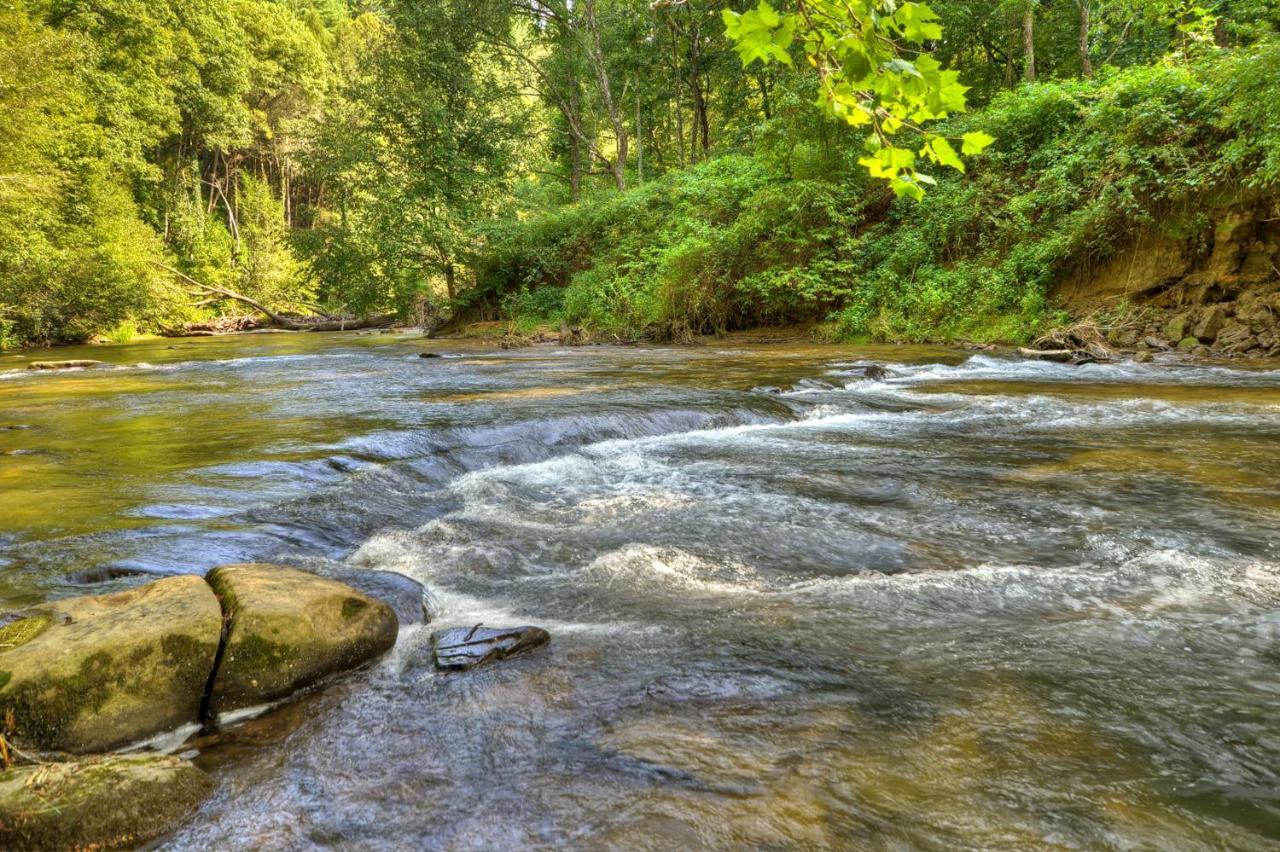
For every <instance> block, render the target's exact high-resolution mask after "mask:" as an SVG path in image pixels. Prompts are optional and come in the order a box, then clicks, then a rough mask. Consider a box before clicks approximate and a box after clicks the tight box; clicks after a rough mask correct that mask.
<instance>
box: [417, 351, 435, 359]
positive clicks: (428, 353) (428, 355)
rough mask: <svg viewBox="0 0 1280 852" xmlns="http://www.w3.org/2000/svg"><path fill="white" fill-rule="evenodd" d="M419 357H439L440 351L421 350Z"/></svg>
mask: <svg viewBox="0 0 1280 852" xmlns="http://www.w3.org/2000/svg"><path fill="white" fill-rule="evenodd" d="M418 357H419V358H439V357H440V353H439V352H419V353H418Z"/></svg>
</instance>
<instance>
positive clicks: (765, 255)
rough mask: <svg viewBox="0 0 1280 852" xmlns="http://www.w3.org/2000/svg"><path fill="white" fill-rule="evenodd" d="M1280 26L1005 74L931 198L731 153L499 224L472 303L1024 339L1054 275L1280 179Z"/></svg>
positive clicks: (868, 334) (502, 312)
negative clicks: (1140, 56) (1114, 60)
mask: <svg viewBox="0 0 1280 852" xmlns="http://www.w3.org/2000/svg"><path fill="white" fill-rule="evenodd" d="M1276 103H1280V45H1277V44H1275V43H1266V44H1263V45H1260V46H1257V47H1254V48H1250V49H1248V50H1247V51H1244V52H1241V53H1239V54H1230V53H1225V52H1224V53H1222V54H1220V55H1219V56H1218V57H1217V58H1216V59H1214V60H1212V61H1207V62H1205V63H1203V64H1201V65H1198V66H1184V65H1172V64H1165V65H1158V66H1152V67H1139V68H1130V69H1126V70H1123V71H1117V70H1107V71H1105V72H1104V73H1102V74H1100V76H1099V77H1098V79H1097V80H1094V81H1068V82H1047V83H1040V84H1035V85H1029V86H1023V87H1022V88H1020V89H1018V90H1016V91H1012V92H1008V93H1006V94H1004V95H1002V96H1000V97H998V98H996V100H995V101H994V102H993V103H992V104H991V105H990V106H988V107H987V108H986V109H984V110H982V111H981V112H977V113H974V114H972V115H969V116H965V117H964V118H963V119H959V120H953V121H952V122H951V123H950V125H949V126H947V127H946V132H947V133H955V134H959V133H962V132H964V131H966V130H969V129H978V128H980V129H982V130H984V131H986V132H988V133H990V134H992V135H994V136H995V137H996V138H997V140H998V141H997V142H996V144H995V145H994V146H992V147H991V148H990V149H989V150H988V152H987V153H986V154H985V155H984V156H983V157H981V158H979V159H976V160H974V161H972V162H971V164H970V168H969V171H968V173H967V174H965V175H958V174H956V175H939V183H938V186H937V187H935V188H933V189H932V190H931V191H930V193H929V195H928V196H927V197H926V198H925V200H924V202H923V203H916V202H914V201H910V200H896V199H894V198H893V197H892V196H891V195H890V194H889V193H888V192H887V190H886V189H885V188H884V186H883V185H882V184H880V183H877V182H874V181H872V180H870V179H868V178H866V177H865V176H864V175H863V174H862V172H861V171H860V170H858V169H857V168H842V169H839V170H836V172H835V173H833V174H828V175H826V176H823V177H814V176H812V175H811V174H806V175H803V176H798V175H797V174H796V173H795V172H794V171H789V170H788V169H787V168H786V167H780V166H778V165H777V164H776V160H775V159H774V158H771V157H768V156H765V155H764V154H758V155H756V154H733V155H727V156H722V157H719V158H717V159H714V160H712V161H710V162H707V163H704V164H701V165H699V166H696V167H694V168H691V169H686V170H683V171H678V172H672V173H669V174H667V175H665V176H663V177H662V178H660V179H658V180H656V181H652V182H650V183H647V184H645V185H643V186H640V187H637V188H634V189H632V190H630V191H628V192H626V193H623V194H619V195H613V196H609V197H605V198H602V199H594V200H590V201H588V202H584V203H580V204H578V205H574V206H571V207H566V208H562V209H560V210H557V211H554V212H551V213H548V214H547V215H544V216H541V217H539V218H535V219H532V220H529V221H524V222H505V223H501V224H499V225H496V226H493V227H491V228H490V229H489V230H488V231H487V233H486V235H485V236H486V239H487V248H486V250H485V252H484V253H483V255H482V258H481V260H480V263H479V265H478V268H477V282H478V284H477V287H476V288H475V289H474V290H472V291H470V292H469V293H468V294H466V295H465V297H464V299H463V301H462V302H461V303H460V305H459V309H460V312H461V313H462V314H463V315H470V316H473V317H479V316H486V317H492V318H503V319H509V320H514V321H516V322H517V323H521V324H528V325H535V324H553V325H554V324H557V323H569V324H581V325H585V326H589V327H591V328H592V329H595V330H600V331H604V332H610V333H617V334H627V335H637V334H645V333H647V334H649V335H650V336H654V337H659V338H670V337H679V336H680V335H681V334H684V333H692V332H716V331H724V330H732V329H740V328H747V327H753V326H760V325H775V324H787V323H795V322H802V321H810V320H819V321H822V322H823V325H822V328H823V329H824V330H825V332H826V333H827V334H828V335H829V336H830V337H833V338H835V339H840V340H898V341H929V340H939V341H945V340H955V339H968V340H975V341H981V342H996V341H1002V342H1024V341H1027V340H1029V339H1031V338H1033V337H1035V336H1036V335H1038V334H1040V333H1042V332H1043V331H1044V330H1045V329H1046V328H1048V327H1050V326H1053V325H1055V324H1057V323H1060V322H1062V321H1063V319H1064V316H1063V315H1062V314H1061V313H1060V312H1059V311H1056V310H1055V309H1054V308H1053V307H1052V305H1051V304H1050V303H1049V299H1048V294H1049V292H1050V290H1051V288H1052V286H1053V284H1054V283H1055V282H1056V281H1058V280H1060V279H1061V278H1062V277H1063V276H1066V275H1068V274H1070V273H1071V272H1072V271H1073V270H1075V269H1076V268H1078V267H1079V266H1080V265H1081V264H1089V263H1095V262H1097V261H1099V260H1102V259H1105V258H1106V257H1108V256H1110V255H1112V254H1114V253H1116V252H1118V251H1120V250H1122V249H1123V248H1125V247H1126V246H1127V245H1128V244H1129V243H1130V242H1131V241H1132V240H1133V238H1134V236H1135V235H1136V234H1137V233H1139V232H1141V231H1144V230H1147V231H1152V230H1154V231H1158V232H1164V233H1168V234H1170V235H1176V236H1180V237H1187V236H1191V237H1194V236H1195V235H1198V234H1204V233H1207V232H1208V231H1209V230H1210V229H1211V218H1210V216H1209V215H1208V211H1209V210H1210V209H1211V208H1212V207H1214V206H1226V205H1229V204H1231V203H1233V202H1236V201H1241V200H1245V199H1257V198H1259V197H1265V196H1268V195H1274V194H1275V193H1276V189H1277V187H1278V186H1280V122H1277V121H1276V120H1275V119H1274V117H1273V116H1274V105H1275V104H1276Z"/></svg>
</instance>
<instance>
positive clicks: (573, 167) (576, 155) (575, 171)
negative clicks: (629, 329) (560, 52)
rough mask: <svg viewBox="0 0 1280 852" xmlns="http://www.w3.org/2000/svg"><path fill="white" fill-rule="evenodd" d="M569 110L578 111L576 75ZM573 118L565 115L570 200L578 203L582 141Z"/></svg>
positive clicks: (580, 181)
mask: <svg viewBox="0 0 1280 852" xmlns="http://www.w3.org/2000/svg"><path fill="white" fill-rule="evenodd" d="M569 109H570V110H572V111H573V112H574V114H575V115H576V114H577V111H578V80H577V75H576V74H575V75H574V80H573V83H572V88H571V89H570V90H569ZM574 122H575V119H574V117H573V116H571V115H568V114H567V113H566V115H565V123H566V124H568V125H569V200H570V201H572V202H573V203H575V204H576V203H577V202H578V199H579V198H581V197H582V139H581V138H580V137H579V135H578V133H577V131H576V130H575V129H574V127H575V124H574Z"/></svg>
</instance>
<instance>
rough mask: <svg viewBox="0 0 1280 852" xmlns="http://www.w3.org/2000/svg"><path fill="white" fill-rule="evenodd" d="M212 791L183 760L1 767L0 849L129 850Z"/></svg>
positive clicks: (140, 758)
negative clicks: (4, 768)
mask: <svg viewBox="0 0 1280 852" xmlns="http://www.w3.org/2000/svg"><path fill="white" fill-rule="evenodd" d="M212 791H213V781H212V779H210V778H209V776H208V775H206V774H205V773H204V772H202V771H200V770H199V769H197V768H196V767H195V766H193V765H192V764H191V763H189V762H187V761H185V760H179V759H177V758H175V757H164V756H160V755H141V754H135V755H117V756H112V757H103V758H90V759H87V760H83V761H76V762H73V763H48V764H41V765H39V766H20V767H15V768H13V769H7V770H4V771H3V772H0V848H3V849H121V848H133V847H134V846H137V845H139V844H141V843H145V842H146V841H148V840H151V839H153V838H155V837H158V836H160V835H162V834H164V833H165V832H167V831H169V830H171V829H172V828H174V827H175V826H176V825H177V824H178V823H179V822H180V821H182V820H183V819H185V818H186V817H187V816H188V815H189V814H190V813H191V812H192V811H193V810H195V808H196V807H197V806H198V805H199V804H200V803H201V802H202V801H204V800H205V798H206V797H208V795H209V793H211V792H212Z"/></svg>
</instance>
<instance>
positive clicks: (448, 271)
mask: <svg viewBox="0 0 1280 852" xmlns="http://www.w3.org/2000/svg"><path fill="white" fill-rule="evenodd" d="M444 290H445V292H446V293H448V294H449V300H450V301H452V300H453V299H454V298H456V297H457V295H458V282H457V272H456V271H455V270H454V268H453V262H452V261H449V262H446V263H445V265H444Z"/></svg>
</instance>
